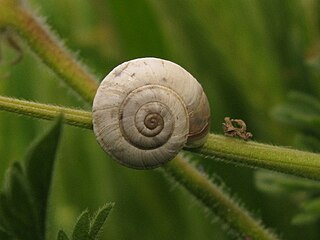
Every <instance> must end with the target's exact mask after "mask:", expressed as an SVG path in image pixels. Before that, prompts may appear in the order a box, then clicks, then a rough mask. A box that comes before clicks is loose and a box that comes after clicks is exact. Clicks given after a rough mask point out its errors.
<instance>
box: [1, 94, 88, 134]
mask: <svg viewBox="0 0 320 240" xmlns="http://www.w3.org/2000/svg"><path fill="white" fill-rule="evenodd" d="M0 110H5V111H8V112H14V113H18V114H22V115H26V116H30V117H34V118H41V119H47V120H53V119H55V118H56V117H57V116H59V115H61V114H63V119H64V122H65V123H67V124H69V125H73V126H77V127H82V128H88V129H92V117H91V112H87V111H82V110H76V109H72V108H66V107H59V106H53V105H47V104H41V103H35V102H29V101H25V100H18V99H14V98H9V97H3V96H0Z"/></svg>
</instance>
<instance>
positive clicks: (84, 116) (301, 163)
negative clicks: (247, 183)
mask: <svg viewBox="0 0 320 240" xmlns="http://www.w3.org/2000/svg"><path fill="white" fill-rule="evenodd" d="M0 110H5V111H9V112H15V113H18V114H22V115H27V116H31V117H34V118H41V119H47V120H51V119H54V118H55V117H56V116H58V115H59V114H61V113H63V114H64V118H65V123H67V124H69V125H73V126H78V127H83V128H88V129H92V115H91V112H87V111H83V110H75V109H71V108H66V107H58V106H53V105H47V104H40V103H35V102H29V101H25V100H18V99H14V98H8V97H1V96H0ZM185 150H187V151H191V152H195V153H199V154H202V155H204V156H206V157H211V158H214V159H220V160H224V161H226V162H231V163H235V164H240V165H246V166H249V167H254V168H256V167H260V168H265V169H270V170H274V171H277V172H282V173H289V174H292V175H295V176H300V177H306V178H310V179H315V180H320V154H315V153H311V152H304V151H299V150H295V149H290V148H285V147H277V146H273V145H268V144H262V143H257V142H252V141H248V142H246V141H243V140H238V139H235V138H230V137H224V136H221V135H216V134H209V137H208V139H207V141H206V143H205V144H204V145H203V146H202V147H200V148H195V149H190V148H188V149H185Z"/></svg>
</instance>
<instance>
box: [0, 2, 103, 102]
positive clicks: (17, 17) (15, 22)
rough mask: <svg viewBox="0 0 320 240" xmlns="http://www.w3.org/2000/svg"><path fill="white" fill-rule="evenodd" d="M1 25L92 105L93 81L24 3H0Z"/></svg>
mask: <svg viewBox="0 0 320 240" xmlns="http://www.w3.org/2000/svg"><path fill="white" fill-rule="evenodd" d="M1 26H2V27H3V26H6V27H7V28H10V29H14V30H16V31H17V33H18V34H19V35H20V36H21V37H22V38H23V39H24V40H25V41H26V42H27V44H28V45H29V46H30V48H31V49H32V50H33V51H34V52H35V53H36V54H37V55H38V56H39V57H40V59H41V60H42V61H43V62H44V63H45V64H46V65H47V66H49V67H50V68H51V69H52V70H53V71H54V72H55V73H56V74H57V75H58V76H59V77H61V78H62V79H63V80H64V81H65V82H66V83H67V84H68V85H69V86H70V87H71V88H72V89H73V90H75V92H77V93H78V94H79V95H80V96H81V97H82V98H83V99H84V100H86V101H87V102H89V103H91V101H92V99H93V97H94V95H95V93H96V90H97V85H98V83H97V81H96V80H95V79H96V78H95V77H94V76H93V75H91V74H90V73H89V71H87V70H86V68H85V67H84V66H82V65H81V64H80V62H78V61H77V60H76V58H75V56H72V54H71V53H70V52H69V51H68V50H67V49H66V48H65V47H64V46H63V44H62V43H61V42H60V41H59V40H58V39H57V37H56V36H55V35H54V34H53V33H51V32H50V31H49V30H48V27H47V26H46V25H45V24H44V23H43V22H42V21H41V19H40V18H39V17H35V15H34V14H33V13H32V11H30V10H29V9H28V8H27V7H26V6H24V4H22V3H21V2H20V1H18V0H0V28H1Z"/></svg>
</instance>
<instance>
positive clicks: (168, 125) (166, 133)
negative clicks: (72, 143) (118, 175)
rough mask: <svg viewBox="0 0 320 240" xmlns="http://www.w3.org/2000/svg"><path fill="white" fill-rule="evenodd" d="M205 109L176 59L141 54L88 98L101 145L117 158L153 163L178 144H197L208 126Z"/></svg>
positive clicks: (193, 82) (157, 163)
mask: <svg viewBox="0 0 320 240" xmlns="http://www.w3.org/2000/svg"><path fill="white" fill-rule="evenodd" d="M209 118H210V109H209V104H208V100H207V97H206V95H205V94H204V92H203V89H202V87H201V86H200V84H199V83H198V82H197V80H196V79H195V78H193V77H192V75H191V74H190V73H188V72H187V71H186V70H184V69H183V68H182V67H180V66H179V65H177V64H175V63H172V62H170V61H166V60H162V59H158V58H140V59H135V60H131V61H128V62H125V63H123V64H121V65H119V66H117V67H116V68H114V69H113V70H112V71H111V72H110V73H109V74H108V75H107V76H106V77H105V78H104V80H103V81H102V82H101V84H100V87H99V88H98V90H97V93H96V96H95V99H94V102H93V128H94V132H95V135H96V138H97V141H98V142H99V144H100V146H101V147H102V148H103V149H104V150H105V151H106V152H107V153H109V154H110V155H111V156H112V157H113V158H114V159H116V160H117V161H118V162H120V163H121V164H123V165H125V166H128V167H131V168H136V169H148V168H155V167H158V166H160V165H162V164H164V163H166V162H167V161H169V160H171V159H172V158H174V156H175V155H176V154H177V153H178V152H179V151H180V150H181V149H182V148H183V147H198V146H200V145H201V144H203V142H204V141H205V137H206V135H207V134H208V131H209Z"/></svg>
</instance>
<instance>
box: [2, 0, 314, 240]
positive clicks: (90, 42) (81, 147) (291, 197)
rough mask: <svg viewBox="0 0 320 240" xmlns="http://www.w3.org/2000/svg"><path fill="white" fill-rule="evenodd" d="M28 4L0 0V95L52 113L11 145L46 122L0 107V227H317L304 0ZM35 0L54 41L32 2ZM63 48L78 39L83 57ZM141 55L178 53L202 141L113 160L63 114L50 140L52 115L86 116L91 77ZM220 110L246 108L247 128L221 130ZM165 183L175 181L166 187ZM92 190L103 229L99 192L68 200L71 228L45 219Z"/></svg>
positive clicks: (146, 231) (153, 233)
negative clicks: (143, 157) (131, 163)
mask: <svg viewBox="0 0 320 240" xmlns="http://www.w3.org/2000/svg"><path fill="white" fill-rule="evenodd" d="M30 5H31V7H30V6H25V3H22V2H20V1H19V0H0V33H1V39H2V41H1V60H2V63H1V65H0V89H1V91H2V94H1V95H3V96H1V97H0V109H2V110H5V111H11V112H15V113H19V114H24V115H28V116H31V117H33V118H34V119H35V118H42V119H54V118H55V117H58V116H59V115H60V114H61V113H63V117H62V119H61V117H60V118H58V120H56V123H55V124H54V126H53V127H52V128H51V130H50V131H48V133H47V134H45V135H43V136H42V138H39V139H38V140H37V141H36V142H35V143H33V145H32V146H33V147H32V148H31V149H30V150H29V151H28V154H27V155H26V156H25V157H24V158H22V157H21V156H23V155H24V152H25V148H26V147H27V146H28V145H29V142H31V141H32V139H33V138H34V137H35V136H36V135H37V134H38V133H39V132H42V131H43V128H48V123H47V122H44V121H42V122H41V121H34V120H32V119H28V118H17V117H16V115H12V114H7V113H4V112H1V113H0V121H1V124H0V131H1V133H3V134H1V136H0V156H1V159H2V161H0V180H1V181H2V182H3V188H2V191H1V194H0V197H1V198H0V237H1V239H2V238H3V239H14V238H19V239H20V238H21V239H43V238H44V237H46V238H47V239H56V238H58V239H68V237H67V236H71V238H72V239H95V238H96V237H99V236H100V237H101V238H102V239H104V238H105V239H132V238H139V239H150V238H152V239H210V238H211V237H214V238H215V239H229V238H230V237H232V238H233V237H237V238H240V239H279V238H283V239H301V238H302V237H304V238H308V239H318V238H319V236H320V232H319V216H320V210H319V209H320V201H319V192H320V191H319V186H320V185H319V184H318V182H316V181H314V180H319V171H320V155H319V154H317V153H316V152H319V150H320V140H319V138H320V130H319V126H320V124H319V123H320V101H319V96H320V81H319V74H318V72H319V57H320V55H319V39H318V35H319V34H318V29H319V20H320V18H319V16H318V10H319V8H320V3H319V2H318V1H306V0H285V1H267V0H251V1H236V2H235V1H220V0H205V1H200V2H193V1H182V0H177V1H169V0H168V1H167V0H164V1H161V2H160V1H153V0H133V1H125V3H124V2H121V1H117V0H108V1H101V0H94V1H92V2H90V4H89V3H88V2H86V1H82V0H81V1H72V0H69V1H67V2H64V3H63V4H62V3H57V2H55V1H46V2H45V3H42V2H40V1H36V0H34V1H32V2H30ZM39 6H41V10H39V12H40V14H41V15H43V16H46V17H47V22H48V24H49V25H50V26H52V28H53V29H55V31H56V32H58V33H59V34H58V35H59V36H61V37H60V38H62V39H65V41H66V43H65V45H66V46H63V44H62V43H61V40H58V38H57V37H56V36H55V35H54V34H53V33H52V30H48V29H49V28H48V27H47V26H46V24H45V23H44V21H43V20H42V19H40V17H39V16H38V15H40V14H39V13H35V11H34V10H32V9H38V8H39ZM70 9H72V11H71V10H70ZM66 12H67V13H68V14H66ZM67 48H69V49H71V51H72V52H78V51H79V49H80V53H79V54H78V55H80V57H79V58H81V59H84V60H85V62H86V64H87V65H88V66H89V67H84V64H80V63H79V61H78V60H77V59H76V57H75V54H71V53H70V52H71V51H69V50H66V49H67ZM21 56H22V59H20V58H21ZM143 56H156V57H160V58H164V59H169V60H171V61H174V62H177V63H179V64H180V65H182V66H184V67H185V68H186V69H188V71H190V72H191V73H192V74H193V75H194V76H195V77H196V78H197V79H198V80H199V81H200V82H201V84H202V85H203V87H204V89H205V92H206V93H207V95H208V97H209V101H210V104H211V109H212V124H211V125H212V132H214V133H215V134H211V135H210V136H209V138H208V141H207V143H206V144H205V145H204V147H202V148H200V149H197V150H195V151H194V152H196V153H200V154H201V155H199V154H194V153H193V154H191V153H183V154H181V155H179V156H178V157H177V158H176V159H174V160H173V161H171V162H170V163H169V164H167V165H166V166H164V167H163V168H162V169H161V170H160V171H158V170H155V171H136V170H131V169H126V168H124V167H122V166H119V165H117V164H116V163H115V162H114V161H111V160H110V159H109V158H108V157H107V156H106V155H105V154H104V153H103V152H102V150H101V149H100V148H99V146H98V145H97V144H96V142H95V139H94V136H93V134H92V131H81V130H80V129H79V128H72V127H65V128H64V134H63V137H62V138H61V143H60V145H61V147H60V149H59V151H58V153H57V148H56V146H57V143H58V142H59V139H60V137H59V135H60V131H61V130H60V128H61V121H62V120H63V121H64V122H65V123H67V124H70V125H75V126H78V127H81V128H85V129H91V127H92V126H91V114H90V104H91V102H92V99H93V96H94V93H95V90H96V88H97V85H98V81H97V80H98V79H102V78H103V76H104V75H105V74H106V73H107V72H109V71H110V70H111V69H112V67H114V66H115V65H117V64H119V63H121V62H123V61H125V60H128V59H132V58H137V57H143ZM18 60H19V61H18ZM39 60H40V61H39ZM89 68H90V69H92V71H88V69H89ZM49 69H51V70H52V71H49ZM90 72H95V73H96V75H97V76H95V75H94V74H92V73H90ZM57 80H63V82H64V83H66V85H67V86H65V85H63V86H62V85H59V84H57V82H58V81H57ZM68 89H72V90H73V91H72V92H70V91H68ZM6 96H11V97H15V98H19V99H28V100H33V102H32V101H25V100H17V99H14V98H9V97H6ZM75 96H76V98H75ZM34 101H37V102H41V104H40V103H36V102H34ZM44 103H50V104H49V105H48V104H44ZM58 106H61V107H58ZM225 116H231V117H233V118H241V119H243V120H245V122H246V123H247V126H248V128H249V130H250V132H252V133H253V135H254V141H248V142H245V141H243V140H239V139H231V138H227V137H223V136H221V134H222V133H223V131H222V122H223V118H224V117H225ZM255 141H258V142H266V143H272V144H273V145H268V144H261V143H257V142H255ZM275 144H277V145H284V146H291V145H294V146H295V148H300V149H304V150H309V151H312V152H315V153H311V152H306V151H298V150H294V149H292V147H287V148H285V147H277V146H274V145H275ZM56 154H57V157H56V158H55V155H56ZM208 157H209V158H212V159H209V158H208ZM17 159H22V161H19V162H16V160H17ZM55 159H56V163H55V164H54V160H55ZM215 160H223V161H222V162H221V161H215ZM226 162H231V163H234V164H226ZM235 164H236V165H246V166H250V167H253V168H257V167H259V168H264V169H269V170H273V171H272V172H271V171H266V170H257V169H252V168H247V167H235ZM55 165H56V166H55ZM9 166H10V167H9ZM8 167H9V170H8V171H7V174H6V176H4V172H5V169H6V168H8ZM53 170H54V171H53ZM278 172H281V173H287V174H290V176H289V175H284V174H280V173H278ZM39 173H42V174H39ZM45 173H47V174H45ZM161 173H164V174H161ZM51 175H52V177H51ZM163 176H165V177H166V178H168V179H169V181H166V179H165V178H164V177H163ZM218 176H219V177H218ZM299 176H300V177H301V176H302V177H304V178H300V177H299ZM221 179H222V180H221ZM177 183H179V184H177ZM177 185H180V186H182V188H181V189H183V191H184V192H187V194H183V195H181V191H180V190H179V191H177V190H174V191H172V186H177ZM227 186H228V187H227ZM185 190H187V191H185ZM235 195H236V197H235ZM190 196H194V198H190ZM190 199H191V200H190ZM193 199H197V203H199V204H194V200H193ZM240 199H241V202H242V203H239V202H240ZM105 202H115V206H116V207H115V209H114V210H113V213H112V215H111V216H110V219H109V220H108V223H107V224H106V226H105V230H104V232H103V234H102V232H101V227H102V225H103V223H104V222H105V220H106V218H107V216H108V214H109V212H110V210H111V208H112V206H113V204H107V205H104V207H102V208H101V209H100V210H99V211H98V212H97V213H96V215H94V217H93V218H91V217H90V216H89V215H90V214H89V212H88V211H85V212H83V213H82V214H81V217H80V218H79V219H78V221H77V223H76V225H75V227H74V230H73V233H72V234H66V233H64V232H63V231H61V230H60V229H64V230H65V231H66V232H67V233H69V232H71V229H72V227H73V225H74V222H75V219H76V216H77V215H79V214H80V212H81V211H82V210H83V209H86V208H89V209H96V208H98V206H101V205H103V204H104V203H105ZM244 204H245V206H246V207H244V206H243V205H244ZM199 206H200V207H199ZM246 208H248V209H249V210H251V211H253V213H250V212H251V211H247V210H246ZM199 209H205V211H204V212H203V211H199ZM207 213H208V214H207ZM215 219H219V220H220V221H214V223H212V222H213V221H212V220H215ZM259 219H262V222H263V224H262V222H261V220H259ZM265 226H266V227H265ZM137 229H139V231H138V230H137ZM270 229H272V231H271V230H270ZM58 232H59V233H58ZM98 233H99V234H98Z"/></svg>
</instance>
